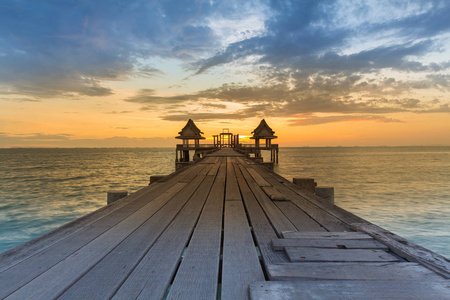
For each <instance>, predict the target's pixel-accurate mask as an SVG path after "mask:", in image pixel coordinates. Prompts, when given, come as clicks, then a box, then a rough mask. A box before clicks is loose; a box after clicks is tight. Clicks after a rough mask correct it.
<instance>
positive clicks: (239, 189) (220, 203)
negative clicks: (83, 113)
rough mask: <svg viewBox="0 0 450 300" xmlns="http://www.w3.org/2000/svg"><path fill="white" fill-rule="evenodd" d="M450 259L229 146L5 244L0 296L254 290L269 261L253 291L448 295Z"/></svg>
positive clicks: (237, 294)
mask: <svg viewBox="0 0 450 300" xmlns="http://www.w3.org/2000/svg"><path fill="white" fill-rule="evenodd" d="M222 218H224V222H223V219H222ZM355 229H356V230H358V231H365V232H367V233H369V234H370V235H367V234H365V233H361V232H356V231H354V230H355ZM326 230H329V231H332V232H327V231H326ZM281 237H284V238H283V239H280V238H281ZM222 239H223V240H222ZM380 241H381V243H380ZM388 248H389V251H392V252H386V251H387V250H388ZM282 250H284V251H282ZM183 253H184V255H183ZM221 253H223V261H222V268H220V259H221ZM259 253H260V258H259V257H258V255H259ZM391 253H395V254H391ZM288 258H290V260H291V261H294V262H289V259H288ZM404 258H406V260H409V261H416V262H418V263H420V264H421V265H419V264H417V263H409V262H405V261H404ZM260 259H261V260H262V264H261V261H260ZM295 261H299V262H295ZM422 265H424V266H426V268H425V267H423V266H422ZM448 265H449V262H448V260H447V259H445V258H443V257H441V256H439V255H437V254H435V253H432V252H431V251H429V250H427V249H424V248H421V247H419V246H417V245H414V244H412V243H410V242H408V241H406V240H404V239H402V238H400V237H398V236H396V235H394V234H392V233H389V232H387V231H384V230H382V229H380V228H379V227H377V226H375V225H373V224H370V223H369V222H367V221H365V220H363V219H361V218H359V217H357V216H355V215H353V214H351V213H349V212H347V211H345V210H343V209H341V208H339V207H337V206H335V205H332V204H329V203H326V202H325V201H323V200H322V199H320V198H318V197H316V196H315V195H313V194H309V193H307V192H305V191H301V190H300V189H299V188H298V187H297V186H295V185H293V184H292V183H290V182H288V181H287V180H286V179H284V178H282V177H281V176H279V175H278V174H276V173H273V172H271V171H269V170H267V169H265V168H263V167H262V166H261V165H260V164H258V163H254V162H249V161H247V160H246V159H244V157H243V156H242V155H241V154H238V153H236V152H234V150H233V149H223V150H220V151H217V152H215V153H212V154H211V156H208V157H206V158H205V159H203V160H201V161H200V162H199V163H193V164H191V165H189V166H186V167H184V168H182V169H181V170H180V171H177V172H175V173H173V174H170V175H168V176H167V177H165V178H164V180H163V181H161V182H158V183H156V184H154V185H151V186H149V187H145V188H143V189H142V190H140V191H138V192H136V193H134V194H132V195H130V196H128V197H126V198H123V199H121V200H119V201H117V202H115V203H113V204H111V205H109V206H106V207H105V208H104V209H100V210H98V211H96V212H94V213H92V214H90V215H88V216H86V217H83V218H80V219H79V220H77V221H75V222H72V223H69V224H68V225H66V226H63V227H62V228H60V229H57V230H55V231H53V232H51V233H49V234H47V235H44V236H43V237H40V238H38V239H36V240H33V241H31V242H29V243H26V244H24V245H23V246H20V247H17V248H15V249H13V251H7V252H6V253H4V254H1V255H0V298H5V297H8V296H9V297H8V298H7V299H29V298H32V299H49V298H50V299H51V298H56V297H59V298H60V299H108V298H114V299H130V298H131V299H135V298H139V299H163V298H164V297H167V299H180V298H183V299H215V298H216V297H217V296H218V295H220V296H221V298H222V299H247V297H248V291H249V284H250V283H252V282H254V281H262V280H264V272H265V274H266V275H267V277H268V278H269V279H271V280H283V282H282V284H281V285H277V284H275V285H271V284H269V285H267V284H268V283H267V282H263V283H261V285H253V288H252V289H250V292H251V296H252V297H257V296H258V297H259V296H261V297H263V298H262V299H264V297H268V299H272V298H270V297H269V296H273V295H275V296H276V295H278V294H279V295H282V296H283V297H288V298H287V299H289V297H294V299H297V298H296V297H299V296H301V295H303V296H304V295H315V296H317V295H319V296H321V295H322V294H316V293H318V291H321V290H322V289H325V292H324V293H325V294H326V295H325V296H328V294H327V292H328V291H327V290H326V288H327V287H328V288H329V289H330V291H331V292H330V294H331V295H334V296H333V297H332V298H333V299H345V297H347V296H348V297H349V298H351V297H354V298H355V299H359V298H373V297H372V296H376V297H381V296H380V295H381V294H377V293H376V292H375V291H376V290H377V288H379V289H382V290H383V289H386V291H384V290H383V292H384V293H385V294H384V295H387V296H393V295H394V296H396V297H397V296H398V295H400V294H398V295H397V294H396V291H393V290H392V289H391V287H394V286H395V285H394V283H398V284H399V287H400V290H402V289H403V290H402V291H403V293H404V294H403V295H405V298H408V299H409V298H412V299H414V297H416V298H420V297H419V296H420V295H422V294H420V293H421V291H420V288H419V287H417V288H416V289H417V290H414V288H410V287H411V286H410V285H409V284H412V283H415V280H420V281H423V282H425V285H424V286H425V287H426V288H428V289H429V291H432V292H435V291H436V292H440V293H443V294H442V295H445V296H447V295H448V289H449V288H448V282H449V281H448V280H447V281H446V280H445V278H448V276H449V274H448V270H449V267H448ZM263 271H264V272H263ZM438 274H439V275H438ZM440 275H441V276H440ZM386 279H387V280H390V281H392V282H394V283H392V284H391V283H387V282H390V281H385V280H386ZM292 280H295V282H294V281H292ZM396 280H401V282H404V281H408V282H410V283H408V284H403V283H401V282H400V281H396ZM430 280H433V282H431V281H430ZM220 281H222V282H221V283H222V284H221V285H220ZM352 281H353V282H359V281H370V282H371V283H370V284H368V285H367V284H366V285H364V284H360V283H351V282H352ZM441 281H444V282H445V283H446V284H447V285H446V286H445V285H439V284H437V282H441ZM296 282H306V283H301V284H300V285H298V284H297V283H296ZM336 282H339V283H342V284H337V285H335V283H336ZM274 283H276V282H274ZM435 283H436V284H435ZM391 285H392V286H391ZM261 287H267V288H265V289H261ZM291 288H293V290H290V289H291ZM280 291H281V294H280V293H279V292H280ZM416 291H417V293H416ZM442 291H444V292H442ZM309 292H311V293H314V294H308V293H309ZM258 293H259V294H258ZM302 293H303V294H302ZM305 293H306V294H305ZM415 293H416V294H415ZM268 295H269V296H268ZM342 295H344V297H342ZM418 295H419V296H418ZM438 295H441V294H438ZM433 296H434V294H433ZM274 299H276V298H274ZM283 299H284V298H283ZM375 299H376V298H375ZM400 299H401V298H400Z"/></svg>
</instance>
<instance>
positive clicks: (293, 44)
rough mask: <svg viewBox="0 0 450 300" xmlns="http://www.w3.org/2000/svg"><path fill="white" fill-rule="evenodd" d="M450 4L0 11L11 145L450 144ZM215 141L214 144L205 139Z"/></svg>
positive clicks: (52, 2) (59, 5)
mask: <svg viewBox="0 0 450 300" xmlns="http://www.w3.org/2000/svg"><path fill="white" fill-rule="evenodd" d="M449 15H450V1H447V0H443V1H433V0H426V1H406V0H405V1H403V0H399V1H394V0H391V1H383V0H376V1H349V0H340V1H332V0H326V1H317V0H312V1H309V0H297V1H253V0H249V1H241V0H236V1H235V0H226V1H215V0H208V1H198V0H189V1H183V0H175V1H151V0H145V1H141V0H131V1H130V0H110V1H91V0H39V1H31V0H9V1H1V2H0V147H3V148H5V147H163V146H164V147H166V146H173V145H175V144H176V140H175V139H174V137H175V136H176V135H177V133H178V132H179V131H180V130H181V128H182V127H183V126H184V125H185V124H186V122H187V121H188V119H189V118H191V119H193V120H194V121H195V123H196V124H197V126H198V127H199V128H200V129H201V130H202V131H203V132H204V133H205V137H210V136H212V135H213V134H218V133H220V132H222V130H223V128H228V129H229V131H230V132H233V133H235V134H236V133H239V134H240V135H241V136H242V137H243V142H245V141H246V138H245V137H246V136H247V137H248V136H250V135H251V131H252V130H253V129H255V128H256V127H257V126H258V124H259V122H260V120H261V119H263V118H264V119H265V120H266V121H267V123H268V124H269V126H270V127H271V128H272V129H273V130H274V131H275V134H276V135H277V136H278V139H277V140H276V142H278V144H280V146H382V145H386V146H405V145H450V114H449V113H450V107H449V104H450V97H449V92H450V21H449V19H448V16H449ZM208 141H209V140H206V142H205V143H208Z"/></svg>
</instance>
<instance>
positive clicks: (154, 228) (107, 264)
mask: <svg viewBox="0 0 450 300" xmlns="http://www.w3.org/2000/svg"><path fill="white" fill-rule="evenodd" d="M213 178H214V177H213V176H208V177H207V178H206V179H205V180H204V181H203V182H202V185H206V186H208V185H209V184H210V183H209V182H208V181H211V182H212V181H213ZM194 191H195V188H191V189H190V191H189V192H187V191H184V192H183V193H179V194H178V195H176V196H175V197H174V198H173V199H172V200H171V201H170V202H169V203H168V204H166V205H165V206H164V207H163V208H161V210H159V211H158V212H157V213H156V214H155V215H153V216H152V217H151V218H150V219H149V220H147V221H146V222H145V223H144V224H142V226H140V227H139V228H138V229H137V230H136V231H135V232H133V233H132V234H131V235H130V236H128V237H127V239H125V240H124V241H123V242H122V243H120V244H119V245H118V246H117V247H116V248H115V249H114V250H113V251H111V252H110V253H109V254H108V255H107V256H106V257H105V258H103V259H102V260H101V261H100V262H99V263H98V264H96V265H95V267H93V268H92V269H91V270H90V271H89V272H88V273H86V274H85V275H84V276H83V277H82V278H81V279H80V280H78V281H77V282H76V283H75V284H74V285H73V286H71V287H70V288H69V289H68V290H67V291H65V292H64V294H63V295H62V296H61V297H60V298H59V299H93V298H95V299H107V298H110V297H111V296H112V295H113V294H114V292H115V291H116V290H117V289H118V288H119V286H120V284H121V283H122V282H123V281H124V280H125V278H126V276H127V275H128V274H129V273H130V272H131V271H132V269H133V268H134V267H135V266H136V265H137V263H138V262H139V261H140V260H141V259H142V257H143V255H144V254H145V253H146V252H147V251H148V250H149V249H150V247H151V246H152V245H153V243H154V242H155V241H156V239H157V238H158V237H159V236H160V235H161V233H162V232H163V231H164V230H165V229H166V228H167V226H168V225H169V224H170V222H172V220H173V219H174V218H175V217H176V215H177V214H178V213H179V211H180V210H181V209H182V207H183V206H184V205H185V203H186V202H187V201H188V199H189V197H190V195H192V194H193V193H194Z"/></svg>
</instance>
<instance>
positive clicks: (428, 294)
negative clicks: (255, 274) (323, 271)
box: [250, 280, 450, 300]
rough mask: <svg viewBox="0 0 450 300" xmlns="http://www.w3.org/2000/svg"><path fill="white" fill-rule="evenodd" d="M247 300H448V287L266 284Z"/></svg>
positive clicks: (369, 283)
mask: <svg viewBox="0 0 450 300" xmlns="http://www.w3.org/2000/svg"><path fill="white" fill-rule="evenodd" d="M250 299H252V300H290V299H292V300H294V299H323V300H336V299H342V300H350V299H351V300H359V299H371V300H387V299H396V300H442V299H450V286H449V284H448V283H447V284H446V283H444V282H442V281H397V280H390V281H386V280H371V281H357V280H348V281H342V280H334V281H333V280H327V281H269V282H267V281H265V282H256V283H253V284H252V285H251V286H250Z"/></svg>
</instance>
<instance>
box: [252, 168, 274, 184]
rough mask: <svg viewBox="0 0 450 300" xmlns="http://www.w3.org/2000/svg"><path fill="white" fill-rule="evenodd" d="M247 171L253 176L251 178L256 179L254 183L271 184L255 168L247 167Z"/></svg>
mask: <svg viewBox="0 0 450 300" xmlns="http://www.w3.org/2000/svg"><path fill="white" fill-rule="evenodd" d="M247 171H248V172H249V173H250V175H251V176H252V177H253V179H254V180H255V181H256V183H257V184H258V185H259V186H261V187H263V186H272V185H271V184H270V183H268V182H267V181H266V180H265V179H264V178H263V177H262V176H261V175H260V174H259V173H258V172H257V171H256V170H255V169H253V168H251V167H248V168H247Z"/></svg>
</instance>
